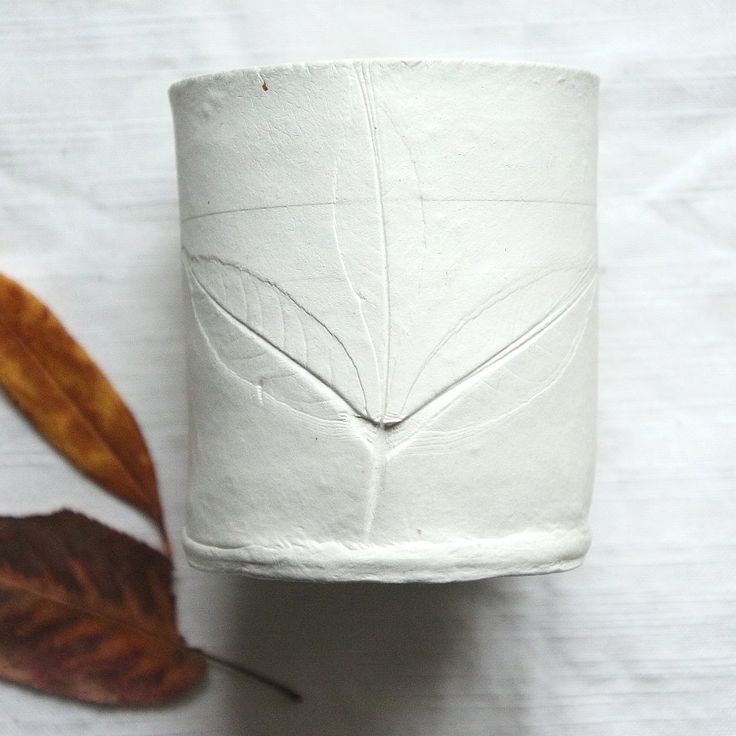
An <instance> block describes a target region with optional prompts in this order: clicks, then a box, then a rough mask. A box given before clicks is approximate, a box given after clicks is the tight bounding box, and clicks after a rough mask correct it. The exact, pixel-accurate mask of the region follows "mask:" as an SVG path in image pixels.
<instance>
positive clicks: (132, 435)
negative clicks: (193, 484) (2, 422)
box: [0, 274, 166, 543]
mask: <svg viewBox="0 0 736 736" xmlns="http://www.w3.org/2000/svg"><path fill="white" fill-rule="evenodd" d="M0 385H2V387H3V388H4V389H5V391H6V392H7V393H8V395H9V396H10V398H11V399H12V400H13V401H14V402H15V404H16V405H17V406H18V407H19V408H20V410H21V411H22V412H24V413H25V414H26V416H27V417H28V418H29V419H30V421H31V422H32V423H33V424H34V425H35V426H36V428H37V429H38V431H39V432H40V433H41V434H42V435H43V436H44V437H45V438H46V439H47V440H48V441H49V442H50V443H51V444H52V445H53V446H54V447H55V448H56V449H57V450H59V451H60V452H61V453H63V454H64V455H65V456H66V457H67V458H68V459H69V460H70V461H71V462H72V463H74V465H76V466H77V467H78V468H79V469H80V470H82V471H83V472H85V473H87V474H88V475H89V476H90V477H92V478H93V479H94V480H96V481H97V482H98V483H100V484H101V485H102V486H103V487H104V488H106V489H107V490H108V491H110V492H111V493H113V494H114V495H116V496H118V497H120V498H122V499H123V500H125V501H127V502H128V503H130V504H132V505H133V506H135V507H137V508H138V509H140V510H141V511H143V512H144V513H146V514H148V515H149V516H150V517H151V518H152V519H154V520H155V521H156V523H157V524H158V526H159V528H160V529H161V532H162V535H163V536H164V542H165V543H166V537H165V533H164V531H163V521H162V515H161V505H160V503H159V497H158V489H157V484H156V475H155V472H154V469H153V463H152V461H151V457H150V455H149V453H148V449H147V448H146V443H145V441H144V439H143V436H142V434H141V431H140V429H139V428H138V424H137V423H136V421H135V419H134V417H133V415H132V414H131V412H130V410H129V409H128V407H127V406H126V405H125V403H124V402H123V400H122V399H121V398H120V396H119V395H118V393H117V391H115V389H114V388H113V386H112V385H111V384H110V382H109V381H108V380H107V378H106V377H105V376H104V374H103V373H102V371H101V370H100V369H99V368H98V367H97V365H95V363H94V362H93V361H92V359H91V358H90V357H89V355H87V353H86V352H85V351H84V350H83V349H82V347H81V346H80V345H79V344H78V343H77V342H76V341H75V340H74V338H73V337H72V336H71V335H70V334H69V333H68V332H67V331H66V330H65V329H64V327H63V325H62V324H61V322H59V320H58V319H57V318H56V317H55V316H54V314H53V313H52V312H51V311H50V310H49V309H48V307H46V306H45V305H44V304H43V303H41V302H40V301H39V300H38V299H36V297H35V296H33V294H31V293H30V292H29V291H27V290H26V289H24V288H23V287H22V286H20V284H18V283H16V282H15V281H13V280H12V279H9V278H7V277H6V276H4V275H2V274H0Z"/></svg>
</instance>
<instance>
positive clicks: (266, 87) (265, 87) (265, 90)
mask: <svg viewBox="0 0 736 736" xmlns="http://www.w3.org/2000/svg"><path fill="white" fill-rule="evenodd" d="M261 89H262V90H263V91H264V92H268V85H267V84H266V82H265V81H264V82H263V84H262V85H261Z"/></svg>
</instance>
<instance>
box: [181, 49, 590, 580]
mask: <svg viewBox="0 0 736 736" xmlns="http://www.w3.org/2000/svg"><path fill="white" fill-rule="evenodd" d="M170 94H171V103H172V107H173V112H174V121H175V128H176V146H177V156H178V172H179V194H180V206H181V233H182V244H183V259H184V272H185V282H186V285H187V297H186V299H187V309H188V323H187V331H188V334H187V339H188V348H187V354H188V368H189V398H190V467H189V501H188V513H187V523H186V530H185V533H184V543H185V547H186V552H187V556H188V558H189V560H190V562H191V563H192V564H194V565H195V566H197V567H201V568H205V569H208V570H220V571H233V572H242V573H245V574H249V575H255V576H259V577H271V578H294V579H312V580H379V581H410V580H425V581H450V580H465V579H472V578H481V577H490V576H495V575H510V574H527V573H540V572H551V571H556V570H565V569H568V568H572V567H574V566H576V565H578V564H579V563H580V561H581V560H582V558H583V556H584V554H585V552H586V550H587V548H588V545H589V531H588V525H587V512H588V506H589V500H590V493H591V486H592V482H593V471H594V455H595V405H596V317H595V313H596V255H595V252H596V246H595V191H596V99H597V80H596V78H595V76H593V75H591V74H589V73H587V72H581V71H577V70H572V69H567V68H561V67H556V66H546V65H537V64H516V63H493V62H484V61H381V60H374V61H336V62H324V63H314V64H294V65H286V66H272V67H261V68H257V69H245V70H240V71H232V72H226V73H222V74H212V75H207V76H202V77H196V78H193V79H187V80H184V81H182V82H178V83H176V84H174V85H173V87H172V88H171V91H170Z"/></svg>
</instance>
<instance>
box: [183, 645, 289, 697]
mask: <svg viewBox="0 0 736 736" xmlns="http://www.w3.org/2000/svg"><path fill="white" fill-rule="evenodd" d="M190 649H192V650H193V651H195V652H199V653H200V654H201V655H202V656H203V657H204V658H205V659H206V660H208V661H209V662H212V663H213V664H217V665H220V667H224V668H225V669H228V670H231V671H233V672H237V673H238V674H240V675H245V676H246V677H250V678H252V679H254V680H257V681H258V682H261V683H263V684H264V685H268V686H269V687H272V688H273V689H274V690H278V691H279V692H280V693H281V694H282V695H285V696H286V697H287V698H289V700H292V701H293V702H295V703H300V702H301V701H302V696H301V695H300V694H299V693H298V692H297V691H296V690H293V689H292V688H290V687H289V686H288V685H284V684H283V683H281V682H278V681H276V680H274V679H273V678H271V677H269V676H268V675H263V674H261V673H260V672H256V671H255V670H252V669H250V667H244V666H243V665H241V664H238V663H237V662H232V661H230V660H229V659H224V658H223V657H219V656H217V655H216V654H212V653H211V652H207V651H205V650H204V649H199V648H198V647H190Z"/></svg>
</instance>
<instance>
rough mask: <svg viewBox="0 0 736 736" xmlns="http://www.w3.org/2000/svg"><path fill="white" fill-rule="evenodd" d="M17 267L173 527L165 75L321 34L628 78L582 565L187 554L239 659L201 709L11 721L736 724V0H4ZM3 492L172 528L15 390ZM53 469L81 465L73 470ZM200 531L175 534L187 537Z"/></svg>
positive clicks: (373, 726) (6, 134) (31, 508)
mask: <svg viewBox="0 0 736 736" xmlns="http://www.w3.org/2000/svg"><path fill="white" fill-rule="evenodd" d="M0 11H2V12H0V37H1V38H2V40H3V43H2V44H0V59H1V60H2V63H3V65H4V69H5V72H4V74H3V75H2V76H0V99H2V100H3V105H2V109H0V136H1V137H0V194H1V195H2V198H1V199H0V202H1V203H2V204H1V205H0V219H1V220H2V232H3V237H2V245H0V253H1V254H2V269H3V271H4V272H6V273H7V274H8V275H10V276H12V277H13V278H16V279H18V280H19V281H21V283H23V284H24V285H25V286H26V287H28V288H29V289H31V290H32V291H33V292H34V293H36V294H37V295H38V296H39V297H41V298H42V299H43V300H44V301H45V302H47V303H49V304H53V305H54V309H55V311H56V312H57V314H58V315H59V317H60V318H61V319H62V320H63V321H64V323H65V325H66V326H67V327H68V328H69V330H70V331H71V332H73V334H74V335H75V337H77V338H78V339H79V340H80V342H81V343H82V344H83V345H84V346H85V348H86V349H87V350H88V351H89V352H90V353H91V354H92V355H94V356H95V357H96V358H97V359H98V360H99V362H100V364H101V366H102V367H103V369H104V370H105V372H106V373H107V375H108V376H109V377H110V379H111V381H112V382H113V384H114V385H115V386H116V387H118V388H119V390H120V392H121V393H122V395H123V396H124V397H125V399H126V401H128V402H129V404H130V406H131V408H132V409H133V411H134V413H135V414H136V416H137V417H138V419H139V421H140V423H141V426H142V427H143V430H144V432H145V434H146V438H147V440H148V441H149V445H150V448H151V451H152V453H153V456H154V460H155V461H156V464H157V470H158V473H159V479H160V485H161V488H162V495H163V501H164V506H165V512H166V514H167V519H168V523H169V527H170V529H171V530H172V532H175V530H177V529H179V528H180V527H181V523H182V519H183V507H184V499H183V497H182V488H183V484H184V477H185V463H186V428H185V427H186V402H185V394H184V383H183V360H182V358H183V348H182V325H181V317H180V315H181V291H180V274H179V253H178V214H177V207H176V182H175V169H174V157H173V138H172V132H171V123H170V116H169V110H168V101H167V99H166V87H167V86H168V84H169V83H170V82H171V81H173V80H175V79H178V78H180V77H183V76H186V75H189V74H194V73H198V72H201V71H212V70H219V69H225V68H231V67H238V66H244V65H250V64H259V63H272V62H279V61H288V60H294V59H302V58H311V59H319V58H329V57H360V56H367V55H383V56H392V55H403V56H447V57H457V56H493V57H496V58H508V59H525V60H536V61H540V60H541V61H551V62H558V63H567V64H572V65H575V66H582V67H588V68H591V69H593V70H594V71H596V72H598V73H599V74H600V75H601V77H602V85H601V108H600V124H601V145H600V165H599V182H600V191H599V195H600V196H599V224H600V227H599V248H600V264H601V278H600V299H601V303H600V306H601V313H600V358H601V365H600V383H601V389H600V424H599V434H600V451H599V462H598V479H597V485H596V493H595V497H594V504H593V513H592V524H593V532H594V542H593V548H592V550H591V553H590V556H589V558H588V560H587V562H586V563H585V565H584V566H583V567H582V568H581V569H580V570H577V571H575V572H571V573H565V574H564V575H559V576H551V577H543V578H516V579H502V580H495V581H488V582H479V583H468V584H459V585H448V586H440V587H431V586H402V587H398V588H397V587H380V586H370V585H365V586H359V585H346V586H339V587H335V586H318V585H299V584H295V585H290V584H279V583H267V582H253V581H248V580H241V579H230V578H228V579H222V578H219V577H215V576H208V575H205V574H202V573H197V572H194V571H192V570H189V569H188V568H187V567H186V563H185V562H184V561H183V559H182V556H181V553H180V550H179V549H178V548H177V549H176V550H175V555H176V563H177V583H178V597H179V601H180V618H181V622H182V628H183V631H184V634H185V636H186V637H187V639H188V640H189V641H190V642H191V643H192V644H195V645H196V644H202V643H207V644H208V646H209V647H210V648H211V649H213V650H214V651H216V652H220V653H222V654H226V655H227V656H229V657H231V658H236V659H239V660H241V661H243V662H244V663H246V664H249V665H251V666H253V667H254V668H256V669H259V670H262V671H266V672H268V673H269V674H272V675H274V676H277V677H280V678H281V679H283V680H285V681H288V682H289V683H290V684H293V685H295V686H296V687H297V688H298V689H300V690H301V691H302V692H303V693H304V695H305V702H304V703H303V704H302V705H300V706H292V705H291V704H289V703H284V702H283V700H282V699H280V698H279V696H278V695H276V694H271V693H269V692H268V691H266V690H263V689H260V688H259V687H257V686H256V685H254V684H252V683H250V682H247V681H243V680H240V679H237V678H236V677H234V676H232V675H230V674H228V673H225V672H222V671H217V670H215V669H214V668H213V670H212V673H211V676H210V678H209V683H208V685H207V687H206V689H205V690H204V691H203V692H201V693H199V694H198V695H197V696H196V697H192V698H190V699H188V700H187V701H185V702H184V703H182V704H179V705H177V706H176V707H172V708H166V709H162V710H157V711H147V712H144V713H137V712H134V711H123V712H116V713H103V712H99V711H95V710H91V709H89V708H85V707H83V706H79V705H76V704H69V703H66V702H63V701H59V700H54V699H50V698H43V697H39V696H36V695H34V694H31V693H28V692H26V691H24V690H22V689H20V688H16V687H13V686H10V685H5V684H3V685H2V686H1V687H0V734H2V735H3V736H5V735H6V734H7V735H8V736H20V735H21V734H22V735H23V736H41V735H45V734H52V733H53V734H54V735H55V736H67V735H68V736H72V734H74V736H77V735H78V734H80V733H85V734H105V736H123V735H124V736H154V735H155V736H168V735H174V734H176V735H177V736H189V735H191V736H195V735H197V736H198V735H199V734H202V733H207V734H211V735H212V736H233V735H239V734H262V735H264V736H275V735H276V734H283V733H300V734H306V735H307V736H312V735H314V736H317V735H318V734H319V735H320V736H325V735H326V736H333V735H334V736H338V735H339V736H342V735H343V734H351V735H356V736H386V735H388V734H390V735H393V734H397V735H398V734H401V735H402V736H413V735H414V734H417V735H418V734H422V736H434V735H435V734H436V735H437V736H461V735H462V736H491V735H492V736H506V735H508V736H518V735H520V734H523V735H525V736H527V735H529V736H548V735H549V736H552V735H554V736H557V734H568V733H574V734H575V735H576V736H579V735H582V736H638V735H639V734H642V735H647V736H648V735H650V734H651V735H653V736H654V735H656V736H659V735H660V734H667V735H668V736H671V735H673V734H674V735H675V736H690V734H692V733H702V734H704V735H708V736H710V735H716V736H726V735H728V736H730V734H732V733H734V732H735V731H736V706H735V705H734V704H735V703H736V615H735V614H736V576H735V575H734V569H736V542H735V541H734V539H735V536H734V518H736V494H734V484H735V483H736V455H735V454H734V452H733V448H734V439H735V436H736V371H734V365H736V293H735V292H736V290H735V289H734V283H736V250H735V249H734V242H735V237H736V232H735V230H734V224H733V215H732V210H733V198H734V193H735V192H734V190H735V189H736V169H735V168H734V166H733V160H734V154H735V153H736V133H734V130H736V84H734V81H736V80H735V79H734V77H735V76H736V71H735V70H736V52H734V48H736V47H735V45H734V31H733V28H734V24H735V23H736V7H735V6H734V4H733V3H732V2H729V1H728V0H720V1H719V0H716V1H714V2H707V3H696V2H694V1H693V0H679V1H672V2H658V1H657V2H651V3H640V2H634V0H623V2H608V1H604V2H599V3H589V2H582V0H562V1H561V2H558V3H545V2H542V0H533V1H532V2H528V3H523V4H520V3H516V2H512V1H511V0H505V1H500V2H491V3H489V2H485V1H482V0H463V1H462V2H449V1H443V0H431V1H430V2H427V3H422V4H421V6H420V5H419V4H415V3H408V2H399V3H396V2H388V0H380V1H379V2H375V3H343V4H341V5H337V4H335V3H333V2H330V3H328V2H322V1H317V2H312V3H297V2H295V1H293V0H288V1H287V0H282V1H280V2H279V1H277V2H273V3H266V4H263V3H260V4H256V3H251V2H244V3H235V2H225V1H224V0H217V1H213V2H208V3H204V2H201V3H200V2H184V3H173V2H168V1H167V2H161V3H157V4H155V5H151V4H143V3H140V2H132V3H126V4H124V5H101V4H95V3H92V2H86V1H82V0H79V1H78V2H76V3H73V4H71V5H62V4H56V3H51V2H39V3H34V4H32V5H31V4H22V3H15V2H8V1H7V0H6V1H5V2H0ZM0 465H2V470H1V472H0V484H2V488H1V489H0V512H2V513H3V514H17V513H32V512H36V511H47V510H49V509H51V508H55V507H57V506H58V505H59V504H60V503H62V501H60V499H59V491H58V489H61V488H63V489H65V493H66V497H65V498H64V500H63V503H64V504H65V505H69V506H73V507H75V508H79V509H82V510H84V511H85V512H87V513H89V514H94V515H95V516H99V517H100V518H101V519H102V520H103V521H107V522H108V523H111V524H114V525H115V526H123V527H124V528H126V529H129V530H132V531H135V532H136V533H138V534H139V535H140V536H142V537H143V538H145V539H147V540H149V541H152V542H153V543H155V534H154V532H153V530H151V529H150V528H149V526H148V525H147V524H146V522H145V521H143V520H142V519H140V518H138V517H137V516H136V515H135V514H134V513H133V512H129V511H128V510H127V509H126V508H124V507H123V506H122V504H120V503H118V502H116V501H115V500H114V499H107V498H97V496H98V495H102V494H95V492H93V491H92V490H91V489H90V486H89V485H88V483H87V481H86V480H84V479H82V478H80V477H79V476H78V475H77V474H75V473H74V472H73V471H71V470H70V469H69V468H68V467H66V464H65V463H64V462H63V461H62V460H60V459H59V458H58V457H56V455H55V453H54V452H53V451H52V450H50V449H49V448H48V447H47V446H46V445H45V443H43V442H42V441H41V440H39V439H37V438H36V437H35V436H34V435H33V433H32V432H31V430H30V429H29V428H28V427H27V426H26V424H25V422H23V421H22V420H21V419H20V418H19V417H18V416H17V415H16V412H15V410H14V409H13V408H12V407H11V406H10V405H6V404H2V405H0ZM52 489H53V490H52ZM174 536H175V534H174Z"/></svg>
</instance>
